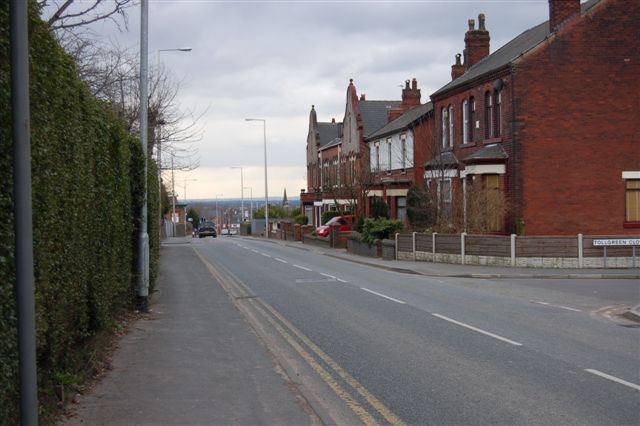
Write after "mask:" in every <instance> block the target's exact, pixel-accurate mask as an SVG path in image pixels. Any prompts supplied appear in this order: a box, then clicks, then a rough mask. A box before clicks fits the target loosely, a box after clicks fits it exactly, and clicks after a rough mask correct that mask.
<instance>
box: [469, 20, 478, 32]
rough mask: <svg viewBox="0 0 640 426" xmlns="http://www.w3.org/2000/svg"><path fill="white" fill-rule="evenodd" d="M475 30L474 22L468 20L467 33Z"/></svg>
mask: <svg viewBox="0 0 640 426" xmlns="http://www.w3.org/2000/svg"><path fill="white" fill-rule="evenodd" d="M475 29H476V21H474V20H473V19H469V31H473V30H475Z"/></svg>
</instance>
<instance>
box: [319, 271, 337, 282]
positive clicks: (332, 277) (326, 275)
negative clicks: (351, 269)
mask: <svg viewBox="0 0 640 426" xmlns="http://www.w3.org/2000/svg"><path fill="white" fill-rule="evenodd" d="M320 275H323V276H325V277H327V278H331V279H333V280H337V279H338V278H337V277H334V276H333V275H329V274H325V273H323V272H320Z"/></svg>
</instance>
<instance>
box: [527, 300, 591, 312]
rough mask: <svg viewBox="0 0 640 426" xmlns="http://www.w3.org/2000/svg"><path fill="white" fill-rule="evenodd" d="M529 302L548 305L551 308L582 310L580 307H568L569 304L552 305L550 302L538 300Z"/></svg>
mask: <svg viewBox="0 0 640 426" xmlns="http://www.w3.org/2000/svg"><path fill="white" fill-rule="evenodd" d="M531 303H536V304H538V305H544V306H549V307H552V308H558V309H564V310H567V311H572V312H582V311H581V310H580V309H576V308H570V307H569V306H563V305H552V304H551V303H548V302H540V301H538V300H532V301H531Z"/></svg>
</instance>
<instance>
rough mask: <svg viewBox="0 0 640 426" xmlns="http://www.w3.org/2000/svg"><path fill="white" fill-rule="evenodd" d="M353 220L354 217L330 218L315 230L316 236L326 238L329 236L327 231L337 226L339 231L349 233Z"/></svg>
mask: <svg viewBox="0 0 640 426" xmlns="http://www.w3.org/2000/svg"><path fill="white" fill-rule="evenodd" d="M353 219H354V216H351V215H347V216H335V217H332V218H331V219H329V220H328V221H327V223H325V224H324V225H322V226H318V227H317V228H316V234H318V236H319V237H326V236H327V235H329V230H330V229H331V227H332V226H339V227H340V230H341V231H351V226H352V225H353Z"/></svg>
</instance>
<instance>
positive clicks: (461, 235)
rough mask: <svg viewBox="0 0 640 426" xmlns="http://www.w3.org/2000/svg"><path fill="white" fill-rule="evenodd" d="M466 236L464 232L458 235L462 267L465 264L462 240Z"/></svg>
mask: <svg viewBox="0 0 640 426" xmlns="http://www.w3.org/2000/svg"><path fill="white" fill-rule="evenodd" d="M466 236H467V233H466V232H463V233H462V234H460V255H461V257H462V264H463V265H464V264H465V263H466V262H465V247H464V245H465V244H464V239H465V237H466Z"/></svg>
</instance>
